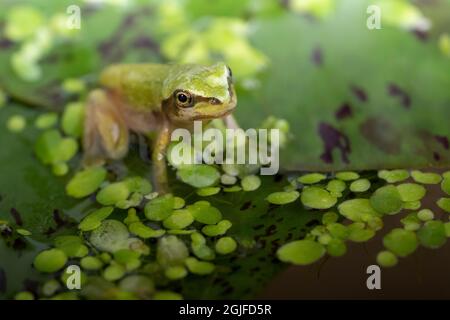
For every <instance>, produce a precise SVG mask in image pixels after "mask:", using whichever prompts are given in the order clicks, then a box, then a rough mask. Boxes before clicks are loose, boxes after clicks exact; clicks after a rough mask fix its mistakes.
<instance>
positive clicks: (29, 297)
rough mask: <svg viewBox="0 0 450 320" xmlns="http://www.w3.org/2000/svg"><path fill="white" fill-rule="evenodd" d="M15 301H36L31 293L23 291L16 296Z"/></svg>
mask: <svg viewBox="0 0 450 320" xmlns="http://www.w3.org/2000/svg"><path fill="white" fill-rule="evenodd" d="M14 300H34V295H33V294H32V293H31V292H29V291H22V292H19V293H17V294H16V295H15V296H14Z"/></svg>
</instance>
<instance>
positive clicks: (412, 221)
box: [400, 213, 420, 231]
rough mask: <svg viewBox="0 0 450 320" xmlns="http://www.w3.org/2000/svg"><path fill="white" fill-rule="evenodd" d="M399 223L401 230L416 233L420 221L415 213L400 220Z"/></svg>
mask: <svg viewBox="0 0 450 320" xmlns="http://www.w3.org/2000/svg"><path fill="white" fill-rule="evenodd" d="M400 222H401V223H402V224H403V226H404V227H403V228H404V229H405V230H409V231H416V230H419V228H420V219H419V218H418V217H417V214H416V213H410V214H408V215H407V216H406V217H404V218H402V219H401V220H400Z"/></svg>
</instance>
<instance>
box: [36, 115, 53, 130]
mask: <svg viewBox="0 0 450 320" xmlns="http://www.w3.org/2000/svg"><path fill="white" fill-rule="evenodd" d="M57 122H58V115H57V114H56V113H55V112H48V113H44V114H41V115H39V116H38V117H37V118H36V120H35V121H34V126H35V127H36V128H38V129H48V128H51V127H53V126H54V125H56V123H57Z"/></svg>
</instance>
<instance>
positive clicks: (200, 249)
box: [191, 233, 216, 260]
mask: <svg viewBox="0 0 450 320" xmlns="http://www.w3.org/2000/svg"><path fill="white" fill-rule="evenodd" d="M193 234H194V233H193ZM191 249H192V252H193V253H194V255H195V256H196V257H198V258H199V259H202V260H214V259H215V258H216V254H215V252H214V250H213V249H211V248H210V247H208V246H207V245H206V244H205V243H199V242H192V243H191Z"/></svg>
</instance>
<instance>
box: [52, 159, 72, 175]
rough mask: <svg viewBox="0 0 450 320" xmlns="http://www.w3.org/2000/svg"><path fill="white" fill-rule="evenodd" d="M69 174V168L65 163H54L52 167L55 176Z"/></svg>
mask: <svg viewBox="0 0 450 320" xmlns="http://www.w3.org/2000/svg"><path fill="white" fill-rule="evenodd" d="M68 172H69V166H68V165H67V164H66V163H64V162H58V163H54V164H53V165H52V173H53V174H54V175H55V176H64V175H66V174H67V173H68Z"/></svg>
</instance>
